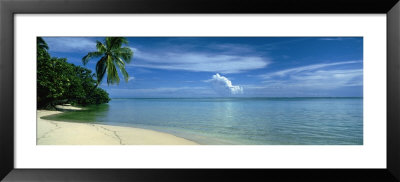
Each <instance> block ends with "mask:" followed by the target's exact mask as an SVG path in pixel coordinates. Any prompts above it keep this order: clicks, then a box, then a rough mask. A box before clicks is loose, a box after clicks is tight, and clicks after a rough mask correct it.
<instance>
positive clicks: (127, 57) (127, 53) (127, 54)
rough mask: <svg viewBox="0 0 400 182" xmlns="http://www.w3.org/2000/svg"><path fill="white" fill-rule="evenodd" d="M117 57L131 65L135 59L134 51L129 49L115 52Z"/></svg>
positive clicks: (125, 48)
mask: <svg viewBox="0 0 400 182" xmlns="http://www.w3.org/2000/svg"><path fill="white" fill-rule="evenodd" d="M114 54H115V56H117V57H119V58H121V59H123V60H124V61H125V62H126V63H130V62H131V60H132V57H133V51H132V50H131V48H129V47H122V48H119V49H117V50H115V51H114Z"/></svg>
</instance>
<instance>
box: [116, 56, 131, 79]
mask: <svg viewBox="0 0 400 182" xmlns="http://www.w3.org/2000/svg"><path fill="white" fill-rule="evenodd" d="M115 60H116V61H115V63H116V64H117V66H118V68H119V71H121V73H122V76H124V80H125V82H128V80H129V74H128V72H127V71H126V70H125V63H124V61H122V60H121V59H120V58H117V59H115Z"/></svg>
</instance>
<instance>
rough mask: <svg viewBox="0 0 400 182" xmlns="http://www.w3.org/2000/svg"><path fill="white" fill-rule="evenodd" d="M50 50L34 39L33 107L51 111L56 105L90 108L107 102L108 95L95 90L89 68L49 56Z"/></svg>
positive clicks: (40, 41) (40, 40)
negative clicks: (35, 44)
mask: <svg viewBox="0 0 400 182" xmlns="http://www.w3.org/2000/svg"><path fill="white" fill-rule="evenodd" d="M49 49H50V47H49V46H48V45H47V43H46V42H45V41H44V40H43V39H42V38H41V37H38V38H37V107H38V108H46V109H51V108H54V107H55V105H57V104H73V105H82V106H85V105H90V104H102V103H107V102H109V101H110V98H109V96H108V93H107V92H106V91H105V90H103V89H101V88H95V85H96V84H97V80H96V75H95V74H93V73H92V71H91V70H90V69H87V68H84V67H81V66H76V65H74V64H71V63H68V62H67V59H66V58H58V57H51V55H50V54H49V52H48V50H49Z"/></svg>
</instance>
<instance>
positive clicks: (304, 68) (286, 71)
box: [259, 60, 362, 79]
mask: <svg viewBox="0 0 400 182" xmlns="http://www.w3.org/2000/svg"><path fill="white" fill-rule="evenodd" d="M356 63H362V61H358V60H357V61H342V62H334V63H322V64H313V65H307V66H300V67H295V68H289V69H284V70H280V71H276V72H273V73H268V74H262V75H259V76H260V77H262V78H265V79H268V78H271V77H274V76H279V77H283V76H286V75H289V74H296V73H300V72H307V71H312V70H316V69H321V68H326V67H331V66H338V65H346V64H356Z"/></svg>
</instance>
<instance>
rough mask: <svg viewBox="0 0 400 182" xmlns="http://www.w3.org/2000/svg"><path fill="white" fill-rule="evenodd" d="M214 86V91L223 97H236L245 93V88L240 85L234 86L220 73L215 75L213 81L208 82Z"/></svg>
mask: <svg viewBox="0 0 400 182" xmlns="http://www.w3.org/2000/svg"><path fill="white" fill-rule="evenodd" d="M206 82H209V83H211V84H212V86H213V88H214V90H215V91H216V92H218V93H220V94H223V95H231V94H232V95H236V94H241V93H243V88H242V87H240V86H238V85H232V82H231V81H230V80H229V79H228V78H226V77H224V76H221V75H219V74H218V73H217V74H215V75H213V76H212V78H211V79H209V80H206Z"/></svg>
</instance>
